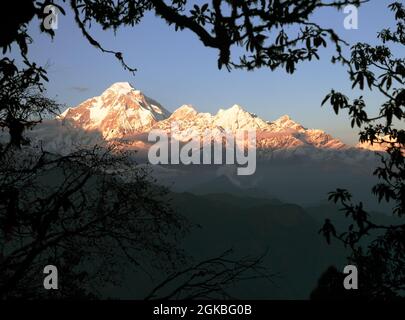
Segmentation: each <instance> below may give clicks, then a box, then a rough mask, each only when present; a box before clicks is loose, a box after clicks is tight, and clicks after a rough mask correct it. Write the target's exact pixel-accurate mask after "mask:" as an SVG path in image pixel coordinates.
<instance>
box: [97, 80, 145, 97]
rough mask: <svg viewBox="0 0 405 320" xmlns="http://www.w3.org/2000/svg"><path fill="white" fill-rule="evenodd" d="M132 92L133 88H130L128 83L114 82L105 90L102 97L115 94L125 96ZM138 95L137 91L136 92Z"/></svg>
mask: <svg viewBox="0 0 405 320" xmlns="http://www.w3.org/2000/svg"><path fill="white" fill-rule="evenodd" d="M132 91H135V89H134V87H132V86H131V85H130V84H129V82H116V83H114V84H112V85H111V86H110V87H109V88H107V89H106V90H105V91H104V92H103V93H102V95H104V94H110V93H113V94H117V95H125V94H128V93H130V92H132ZM137 93H139V91H138V92H137Z"/></svg>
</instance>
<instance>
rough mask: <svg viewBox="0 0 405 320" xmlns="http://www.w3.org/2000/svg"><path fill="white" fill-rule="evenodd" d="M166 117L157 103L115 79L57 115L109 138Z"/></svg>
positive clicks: (126, 83)
mask: <svg viewBox="0 0 405 320" xmlns="http://www.w3.org/2000/svg"><path fill="white" fill-rule="evenodd" d="M169 116H170V113H169V112H168V111H167V110H166V109H164V108H163V107H162V106H161V105H160V104H159V103H158V102H156V101H155V100H153V99H151V98H148V97H147V96H145V95H144V94H143V93H142V92H141V91H139V90H135V89H134V88H133V87H132V86H131V85H130V84H129V83H128V82H117V83H114V84H113V85H112V86H110V87H109V88H107V89H106V90H105V91H104V92H103V93H102V94H101V95H100V96H97V97H93V98H90V99H88V100H86V101H84V102H83V103H81V104H79V105H78V106H77V107H75V108H69V109H68V110H66V111H65V112H64V113H62V114H61V116H60V117H59V118H60V119H62V120H65V121H70V122H72V123H73V124H76V125H78V126H80V127H81V128H83V129H85V130H98V131H100V132H101V133H102V135H103V137H104V138H106V139H112V138H119V137H122V136H124V135H127V134H131V133H134V132H139V131H145V130H147V129H149V128H150V127H152V126H153V125H154V124H155V123H156V122H158V121H161V120H164V119H166V118H167V117H169Z"/></svg>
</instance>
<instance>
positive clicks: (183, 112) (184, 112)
mask: <svg viewBox="0 0 405 320" xmlns="http://www.w3.org/2000/svg"><path fill="white" fill-rule="evenodd" d="M197 114H198V112H197V111H196V110H195V109H194V108H193V106H192V105H190V104H185V105H182V106H181V107H180V108H178V109H176V111H174V112H173V113H172V115H171V116H170V119H172V120H176V119H177V120H178V119H192V118H194V117H195V116H196V115H197Z"/></svg>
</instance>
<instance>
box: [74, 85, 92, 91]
mask: <svg viewBox="0 0 405 320" xmlns="http://www.w3.org/2000/svg"><path fill="white" fill-rule="evenodd" d="M70 89H71V90H74V91H78V92H86V91H89V90H90V88H88V87H82V86H75V87H70Z"/></svg>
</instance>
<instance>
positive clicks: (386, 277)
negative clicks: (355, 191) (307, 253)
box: [321, 2, 405, 299]
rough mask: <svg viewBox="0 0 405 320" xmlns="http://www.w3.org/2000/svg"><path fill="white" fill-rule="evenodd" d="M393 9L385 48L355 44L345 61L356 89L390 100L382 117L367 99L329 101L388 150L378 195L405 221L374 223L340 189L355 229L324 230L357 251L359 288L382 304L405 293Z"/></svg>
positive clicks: (399, 60)
mask: <svg viewBox="0 0 405 320" xmlns="http://www.w3.org/2000/svg"><path fill="white" fill-rule="evenodd" d="M389 8H390V9H391V10H392V12H393V14H394V16H395V21H396V28H395V29H394V30H391V29H384V30H382V31H381V32H380V33H379V34H378V38H379V40H380V41H381V44H379V45H376V46H372V45H370V44H367V43H357V44H355V45H354V46H353V47H352V49H351V57H350V59H347V60H345V61H343V62H344V63H345V65H347V67H348V70H349V75H350V81H351V82H352V87H353V88H356V87H358V88H360V90H366V89H367V88H368V89H370V90H376V91H377V92H379V93H380V94H381V95H382V97H383V98H384V99H385V101H384V103H383V104H382V105H381V106H380V109H379V113H378V114H376V115H370V114H369V112H368V111H367V102H366V101H365V100H364V99H363V97H362V96H360V97H358V98H357V99H354V100H352V101H351V100H350V99H349V98H348V97H347V96H346V95H344V94H343V93H341V92H337V91H335V90H332V92H331V93H330V94H328V95H327V96H326V97H325V100H324V101H323V104H325V103H327V102H329V103H330V104H331V106H332V107H333V109H334V110H335V112H336V114H338V112H339V111H340V110H347V111H348V113H349V115H350V117H351V125H352V127H354V126H357V127H359V128H361V131H360V134H359V135H360V141H361V142H367V143H370V144H380V145H382V146H383V147H384V148H385V149H386V152H383V153H379V154H378V156H379V157H380V158H381V165H380V166H379V167H378V168H376V170H375V171H374V175H375V176H376V177H377V178H378V179H379V180H380V182H379V183H377V184H376V185H375V186H374V187H373V188H372V192H373V193H374V194H375V196H376V197H377V199H378V201H379V202H382V201H385V202H387V203H390V204H392V214H393V215H394V216H397V217H399V218H400V219H399V221H398V224H395V225H381V224H376V223H374V222H373V221H372V219H371V218H370V214H369V213H368V212H367V209H366V208H365V206H364V205H363V203H362V202H359V203H354V202H353V201H352V195H351V194H350V192H349V191H347V190H345V189H337V190H336V191H335V192H331V193H330V196H329V199H330V200H331V201H333V202H335V203H339V204H340V205H341V206H342V211H343V212H344V213H345V215H346V217H348V218H350V219H351V220H352V221H353V223H352V224H351V225H350V226H349V229H348V230H347V231H345V232H337V231H336V230H335V229H334V228H331V222H330V221H327V222H326V223H325V226H324V227H323V228H322V230H321V231H322V232H323V233H324V235H325V237H326V238H327V239H328V241H330V238H331V237H334V238H337V239H339V241H341V242H343V243H344V244H345V245H346V246H348V247H350V248H351V249H352V255H351V257H350V259H349V260H350V261H351V262H352V263H353V264H355V265H356V266H357V267H358V269H359V274H360V275H361V277H362V280H361V281H360V283H359V286H360V287H362V288H361V289H362V291H363V292H364V293H365V295H367V296H368V297H369V298H379V299H390V298H393V297H400V296H402V297H403V296H404V289H405V223H404V222H403V218H404V217H405V162H404V155H405V149H404V146H405V130H404V129H402V128H401V125H402V124H403V121H404V118H405V113H404V108H405V88H404V83H405V59H404V58H403V57H396V56H395V54H394V52H395V50H396V49H400V50H403V47H404V45H405V7H404V5H403V4H401V3H399V2H394V3H392V4H391V5H390V6H389ZM332 231H333V232H332ZM370 235H374V237H375V238H373V239H371V240H369V242H370V243H369V244H367V245H365V244H364V241H363V242H362V240H365V239H366V238H367V236H370ZM364 247H365V248H364Z"/></svg>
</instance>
